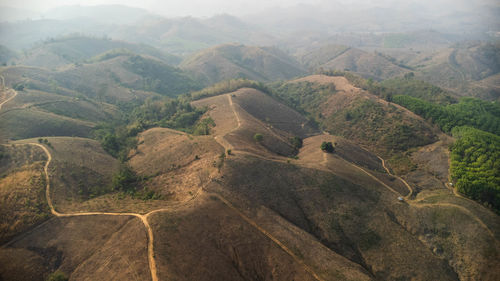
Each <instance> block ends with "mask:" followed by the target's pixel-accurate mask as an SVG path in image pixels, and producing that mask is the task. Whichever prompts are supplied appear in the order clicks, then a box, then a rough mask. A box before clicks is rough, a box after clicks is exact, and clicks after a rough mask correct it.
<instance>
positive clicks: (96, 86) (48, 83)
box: [1, 53, 200, 103]
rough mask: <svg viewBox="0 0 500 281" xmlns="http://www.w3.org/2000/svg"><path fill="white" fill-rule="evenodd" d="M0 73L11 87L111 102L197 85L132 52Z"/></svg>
mask: <svg viewBox="0 0 500 281" xmlns="http://www.w3.org/2000/svg"><path fill="white" fill-rule="evenodd" d="M1 75H3V76H4V77H5V78H6V83H7V85H10V86H12V87H14V86H16V85H17V86H21V85H22V87H25V88H27V89H37V90H42V91H47V92H57V93H63V94H65V93H69V92H73V93H75V92H76V95H78V94H81V95H84V96H86V97H88V98H92V99H96V100H103V101H107V102H111V103H115V102H116V101H124V100H125V101H130V100H131V99H136V98H142V97H145V96H151V95H155V94H160V95H166V96H177V95H179V94H182V93H185V92H189V91H190V90H196V89H199V87H200V86H199V84H198V83H197V82H196V81H194V80H193V79H191V78H190V77H189V75H188V74H186V73H185V72H183V71H182V70H180V69H178V68H176V67H173V66H170V65H168V64H165V63H163V62H161V61H158V60H155V59H151V58H147V57H143V56H140V55H135V54H131V53H105V54H104V55H102V56H100V57H98V58H97V59H96V60H95V61H92V62H89V63H84V64H73V65H69V66H67V67H65V68H63V69H60V70H54V71H52V70H46V69H43V68H35V67H22V66H15V67H14V66H13V67H8V68H5V69H3V71H2V72H1ZM87 81H92V83H88V82H87Z"/></svg>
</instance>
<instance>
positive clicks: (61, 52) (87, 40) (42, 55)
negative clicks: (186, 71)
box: [15, 36, 180, 69]
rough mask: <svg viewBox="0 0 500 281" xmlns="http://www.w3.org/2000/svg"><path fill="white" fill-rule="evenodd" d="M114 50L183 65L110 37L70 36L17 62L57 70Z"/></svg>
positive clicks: (148, 48)
mask: <svg viewBox="0 0 500 281" xmlns="http://www.w3.org/2000/svg"><path fill="white" fill-rule="evenodd" d="M112 50H117V51H121V52H127V51H128V52H130V53H136V54H139V55H145V56H150V57H154V58H156V59H158V60H161V61H163V62H165V63H169V64H177V63H179V62H180V58H178V57H176V56H173V55H170V54H168V53H165V52H162V51H160V50H158V49H155V48H153V47H151V46H148V45H144V44H132V43H128V42H124V41H117V40H111V39H107V38H93V37H84V36H67V37H61V38H57V39H49V40H47V41H44V42H43V43H40V44H39V45H38V46H36V47H34V48H32V49H29V50H27V51H25V52H24V55H23V56H22V57H20V58H19V59H18V60H16V61H15V63H16V64H18V65H26V66H35V67H43V68H48V69H53V68H57V67H61V66H64V65H67V64H73V63H75V64H78V63H80V64H81V63H84V62H86V61H88V60H91V59H92V58H93V57H95V56H97V55H100V54H102V53H105V52H109V51H112Z"/></svg>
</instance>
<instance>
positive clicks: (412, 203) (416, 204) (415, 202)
mask: <svg viewBox="0 0 500 281" xmlns="http://www.w3.org/2000/svg"><path fill="white" fill-rule="evenodd" d="M377 157H378V158H379V159H380V160H381V161H382V166H383V167H384V169H385V170H386V171H387V173H388V174H389V175H390V176H393V177H396V178H398V179H399V180H401V181H402V182H403V183H404V184H405V185H406V187H407V188H408V189H409V190H410V194H408V195H407V196H405V198H406V199H409V198H410V195H411V194H412V192H413V189H412V188H411V187H410V185H409V184H408V183H407V182H406V181H405V180H404V179H402V178H401V177H398V176H396V175H394V174H392V173H391V171H390V170H389V169H388V168H387V167H386V166H385V161H384V159H382V158H381V157H380V156H378V155H377ZM346 162H347V161H346ZM347 163H350V162H347ZM350 164H351V165H352V166H354V167H356V168H358V169H360V170H361V171H363V172H364V173H365V174H367V175H368V176H370V177H371V178H373V179H374V180H376V181H377V182H379V183H380V184H382V185H383V186H384V187H386V188H387V189H389V190H390V191H391V192H393V193H394V194H396V195H401V194H400V193H399V192H397V191H396V190H394V189H393V188H391V187H390V186H388V185H387V184H385V183H384V182H383V181H381V180H380V179H378V178H377V177H375V176H374V175H372V174H371V173H369V172H367V171H366V170H365V169H363V168H361V167H359V166H357V165H355V164H353V163H350ZM454 195H455V196H456V194H455V193H454ZM459 197H461V196H459ZM422 200H423V199H422ZM422 200H406V202H407V203H408V204H409V205H410V206H412V207H415V208H425V207H436V206H441V207H450V208H457V209H459V210H461V211H462V212H464V213H465V214H467V216H469V217H470V218H472V219H473V220H474V221H475V222H477V223H478V224H479V225H480V226H481V227H482V228H484V229H485V230H486V231H487V232H488V234H489V235H490V236H491V237H492V238H493V240H494V241H496V242H497V243H499V241H498V239H497V238H496V237H495V234H494V233H493V231H491V230H490V228H489V227H488V226H487V225H486V224H485V223H484V222H483V221H482V220H481V219H480V218H479V217H478V216H476V215H474V214H473V213H472V212H471V211H470V210H469V209H467V208H465V207H463V206H460V205H456V204H451V203H421V201H422Z"/></svg>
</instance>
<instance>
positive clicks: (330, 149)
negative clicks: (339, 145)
mask: <svg viewBox="0 0 500 281" xmlns="http://www.w3.org/2000/svg"><path fill="white" fill-rule="evenodd" d="M320 147H321V150H323V151H324V152H328V153H333V151H334V150H335V147H334V146H333V144H332V142H331V141H329V142H326V141H324V142H323V143H321V146H320Z"/></svg>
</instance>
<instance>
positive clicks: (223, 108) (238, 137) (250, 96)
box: [193, 88, 303, 157]
mask: <svg viewBox="0 0 500 281" xmlns="http://www.w3.org/2000/svg"><path fill="white" fill-rule="evenodd" d="M263 95H264V94H262V93H259V92H257V91H256V90H254V89H246V88H244V89H240V90H238V91H236V92H233V93H229V94H226V95H220V96H215V97H210V98H206V99H202V100H198V101H195V102H193V105H194V106H197V107H203V106H208V107H209V111H208V113H207V115H209V116H210V117H211V118H212V119H214V121H215V124H216V127H215V128H214V132H213V134H214V135H215V136H216V138H219V139H221V138H222V139H223V140H225V141H227V142H229V145H230V146H232V147H234V148H235V149H236V150H244V151H248V152H251V153H254V154H258V155H262V156H265V157H273V156H276V155H283V156H290V155H293V154H294V153H295V152H296V151H295V150H294V148H293V146H292V145H291V144H290V140H289V138H290V137H292V136H293V134H292V133H290V132H287V131H283V130H280V129H278V128H276V127H278V126H276V127H274V126H273V125H272V124H271V123H266V122H265V120H264V121H262V120H260V119H259V118H257V117H255V116H254V115H252V114H251V113H250V112H247V111H246V110H245V109H244V108H243V106H241V105H240V104H239V103H240V102H241V103H244V104H248V103H251V102H256V103H258V100H259V98H260V97H263ZM240 96H243V98H240ZM230 100H231V101H232V102H233V104H232V105H231V104H230ZM272 106H275V108H276V110H279V109H282V110H280V111H277V112H273V113H272V116H282V117H281V119H283V118H286V116H289V118H291V117H293V114H295V111H293V110H291V109H289V108H287V107H285V106H284V105H280V104H279V103H275V104H274V105H272ZM233 108H234V111H233ZM252 112H253V111H252ZM291 114H292V115H291ZM236 115H237V116H236ZM257 115H258V113H257ZM272 116H271V117H272ZM238 119H239V120H240V124H238ZM269 120H273V119H269ZM301 121H303V118H301V119H299V120H296V121H295V122H296V123H295V124H293V125H291V126H293V127H295V128H298V127H302V123H303V122H301ZM292 122H293V120H290V123H292ZM256 133H259V134H262V135H263V137H264V138H263V141H262V142H260V143H258V142H256V141H255V140H254V139H253V137H254V135H255V134H256ZM297 133H300V132H299V131H297Z"/></svg>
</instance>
